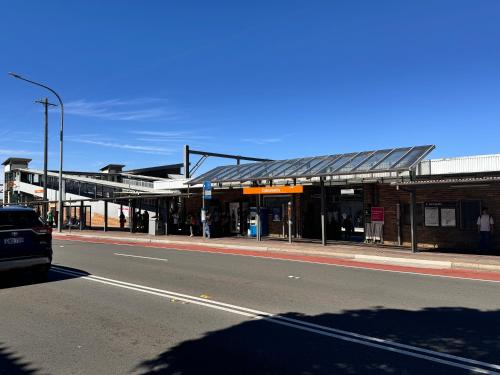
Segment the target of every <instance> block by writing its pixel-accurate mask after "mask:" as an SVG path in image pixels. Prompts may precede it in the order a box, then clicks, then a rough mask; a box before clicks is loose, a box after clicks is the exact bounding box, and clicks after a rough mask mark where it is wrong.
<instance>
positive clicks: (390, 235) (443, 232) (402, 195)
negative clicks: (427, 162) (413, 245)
mask: <svg viewBox="0 0 500 375" xmlns="http://www.w3.org/2000/svg"><path fill="white" fill-rule="evenodd" d="M370 189H371V188H369V187H368V186H367V187H365V204H367V202H368V203H369V202H370V201H371V199H372V198H373V193H374V192H375V193H377V194H378V196H379V200H380V206H382V207H384V208H385V225H384V241H385V242H386V243H397V238H398V220H397V204H398V203H399V204H401V207H402V208H403V206H402V205H403V204H409V201H410V195H409V193H408V192H407V191H402V190H399V191H398V190H397V189H396V188H395V187H392V186H390V185H376V189H374V190H373V191H369V190H370ZM461 200H477V201H481V205H482V206H483V207H484V206H486V207H488V210H489V213H490V214H491V215H492V217H493V219H494V220H495V222H497V220H500V189H499V188H498V187H496V186H489V187H470V188H449V187H439V186H438V187H432V188H429V187H427V188H417V204H418V203H453V202H456V203H457V226H456V227H426V226H424V225H419V226H418V229H417V239H418V243H419V246H421V247H431V248H461V249H475V248H477V247H478V241H479V238H478V233H477V228H474V229H461V228H460V205H459V203H460V201H461ZM402 214H403V212H402ZM473 220H474V221H475V220H476V218H473ZM401 221H402V222H403V220H402V219H401ZM401 226H402V241H403V244H404V245H407V246H409V245H410V241H411V237H410V236H411V234H410V226H409V225H404V224H403V223H402V224H401ZM492 245H493V247H495V248H500V238H498V236H493V239H492Z"/></svg>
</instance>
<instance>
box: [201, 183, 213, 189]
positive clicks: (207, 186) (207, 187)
mask: <svg viewBox="0 0 500 375" xmlns="http://www.w3.org/2000/svg"><path fill="white" fill-rule="evenodd" d="M203 190H212V183H211V182H210V181H205V182H204V183H203Z"/></svg>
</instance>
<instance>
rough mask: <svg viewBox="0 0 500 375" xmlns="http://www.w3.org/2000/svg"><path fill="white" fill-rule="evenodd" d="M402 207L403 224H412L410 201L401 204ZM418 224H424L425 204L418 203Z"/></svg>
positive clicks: (416, 215)
mask: <svg viewBox="0 0 500 375" xmlns="http://www.w3.org/2000/svg"><path fill="white" fill-rule="evenodd" d="M401 209H402V219H403V225H411V219H410V205H409V204H408V203H405V204H402V205H401ZM415 217H416V221H417V226H419V227H421V226H423V225H424V204H423V203H417V212H416V214H415Z"/></svg>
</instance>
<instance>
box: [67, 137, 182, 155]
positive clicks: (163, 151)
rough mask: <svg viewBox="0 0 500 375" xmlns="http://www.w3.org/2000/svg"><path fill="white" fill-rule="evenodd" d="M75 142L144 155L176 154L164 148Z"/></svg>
mask: <svg viewBox="0 0 500 375" xmlns="http://www.w3.org/2000/svg"><path fill="white" fill-rule="evenodd" d="M75 142H79V143H86V144H91V145H96V146H102V147H111V148H118V149H122V150H129V151H133V152H139V153H143V154H154V155H171V154H172V153H173V152H174V151H173V150H170V149H167V148H164V147H155V146H143V145H129V144H126V143H115V142H104V141H93V140H90V139H80V140H75Z"/></svg>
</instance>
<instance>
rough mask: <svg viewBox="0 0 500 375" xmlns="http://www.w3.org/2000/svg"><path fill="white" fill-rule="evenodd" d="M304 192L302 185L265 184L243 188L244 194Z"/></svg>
mask: <svg viewBox="0 0 500 375" xmlns="http://www.w3.org/2000/svg"><path fill="white" fill-rule="evenodd" d="M303 192H304V187H303V186H302V185H298V186H265V187H248V188H243V194H245V195H252V194H300V193H303Z"/></svg>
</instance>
